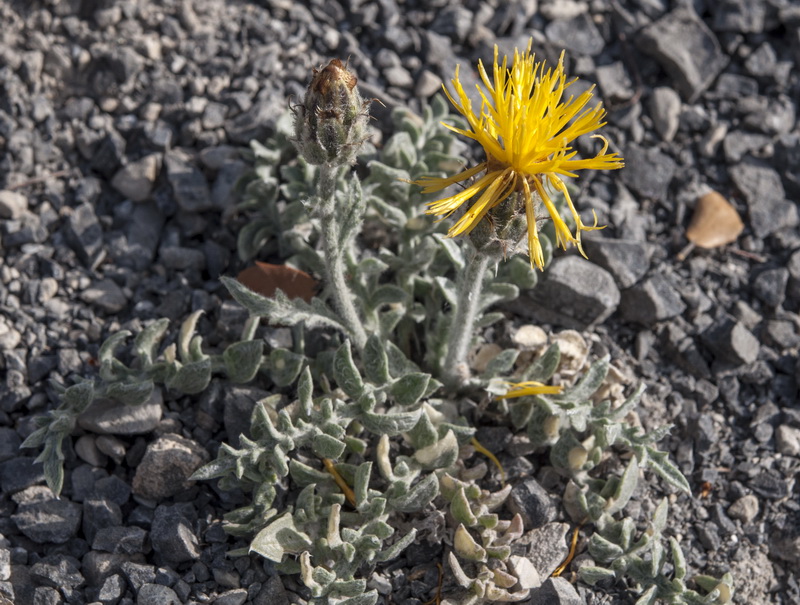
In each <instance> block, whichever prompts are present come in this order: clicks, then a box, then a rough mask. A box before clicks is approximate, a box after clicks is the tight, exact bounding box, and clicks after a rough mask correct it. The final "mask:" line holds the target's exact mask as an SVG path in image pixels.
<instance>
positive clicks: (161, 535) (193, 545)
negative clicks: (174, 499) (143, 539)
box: [150, 506, 200, 563]
mask: <svg viewBox="0 0 800 605" xmlns="http://www.w3.org/2000/svg"><path fill="white" fill-rule="evenodd" d="M150 539H151V541H152V543H153V550H155V551H156V552H157V553H158V554H159V555H161V556H162V557H163V558H164V559H165V560H167V561H169V562H171V563H183V562H185V561H194V560H196V559H198V558H199V557H200V548H199V540H198V539H197V536H196V535H195V534H194V530H193V529H192V526H191V524H190V523H189V521H188V520H187V519H186V517H185V516H184V515H183V514H182V513H181V509H180V508H179V507H174V506H159V507H157V508H156V512H155V516H154V517H153V526H152V529H151V532H150Z"/></svg>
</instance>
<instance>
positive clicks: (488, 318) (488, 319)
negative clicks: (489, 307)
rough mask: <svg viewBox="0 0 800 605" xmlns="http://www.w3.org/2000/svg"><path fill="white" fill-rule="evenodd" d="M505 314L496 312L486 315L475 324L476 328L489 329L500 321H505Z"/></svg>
mask: <svg viewBox="0 0 800 605" xmlns="http://www.w3.org/2000/svg"><path fill="white" fill-rule="evenodd" d="M505 318H506V315H505V313H501V312H500V311H494V312H492V313H486V314H485V315H483V316H482V317H481V318H479V319H478V321H476V322H475V327H476V328H488V327H489V326H491V325H493V324H496V323H497V322H498V321H500V320H502V319H505Z"/></svg>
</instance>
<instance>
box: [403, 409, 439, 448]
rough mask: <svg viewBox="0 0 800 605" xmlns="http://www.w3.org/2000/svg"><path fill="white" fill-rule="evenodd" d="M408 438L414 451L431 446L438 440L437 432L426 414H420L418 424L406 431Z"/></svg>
mask: <svg viewBox="0 0 800 605" xmlns="http://www.w3.org/2000/svg"><path fill="white" fill-rule="evenodd" d="M408 438H409V440H410V441H411V445H412V446H413V447H414V449H417V450H418V449H421V448H424V447H428V446H429V445H433V444H434V443H436V442H437V441H438V440H439V431H438V430H436V427H435V426H434V425H433V422H431V419H430V417H429V416H428V414H427V413H423V414H420V417H419V422H417V424H415V425H414V428H413V429H411V430H410V431H408Z"/></svg>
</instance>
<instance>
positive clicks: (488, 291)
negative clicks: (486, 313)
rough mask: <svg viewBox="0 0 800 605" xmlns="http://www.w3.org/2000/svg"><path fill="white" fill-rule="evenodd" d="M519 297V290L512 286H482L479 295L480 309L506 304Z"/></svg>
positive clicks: (497, 284)
mask: <svg viewBox="0 0 800 605" xmlns="http://www.w3.org/2000/svg"><path fill="white" fill-rule="evenodd" d="M517 297H519V288H517V287H516V286H515V285H514V284H501V283H497V282H495V283H492V284H489V285H488V286H484V288H483V292H482V293H481V302H480V309H481V310H484V309H488V308H489V307H491V306H492V305H496V304H499V303H503V302H508V301H510V300H514V299H516V298H517Z"/></svg>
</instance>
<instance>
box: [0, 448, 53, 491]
mask: <svg viewBox="0 0 800 605" xmlns="http://www.w3.org/2000/svg"><path fill="white" fill-rule="evenodd" d="M35 460H36V459H35V458H30V457H28V456H19V457H17V458H11V459H10V460H6V461H5V462H3V463H2V464H0V491H2V492H3V493H4V494H9V495H10V494H13V493H15V492H18V491H21V490H23V489H26V488H29V487H31V486H33V485H36V484H37V483H41V482H42V481H44V471H43V466H42V463H41V462H35Z"/></svg>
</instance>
